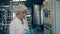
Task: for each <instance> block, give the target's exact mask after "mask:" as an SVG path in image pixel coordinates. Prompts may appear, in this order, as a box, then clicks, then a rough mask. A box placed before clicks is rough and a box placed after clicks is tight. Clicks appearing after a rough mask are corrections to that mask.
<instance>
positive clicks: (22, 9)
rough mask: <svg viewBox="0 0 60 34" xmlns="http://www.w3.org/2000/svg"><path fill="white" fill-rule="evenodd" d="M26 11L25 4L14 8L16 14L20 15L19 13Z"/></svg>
mask: <svg viewBox="0 0 60 34" xmlns="http://www.w3.org/2000/svg"><path fill="white" fill-rule="evenodd" d="M24 10H25V11H27V7H26V6H25V5H23V4H20V5H17V6H15V7H13V12H14V13H15V14H18V13H19V12H22V11H24Z"/></svg>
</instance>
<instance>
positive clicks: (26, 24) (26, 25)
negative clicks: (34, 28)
mask: <svg viewBox="0 0 60 34" xmlns="http://www.w3.org/2000/svg"><path fill="white" fill-rule="evenodd" d="M25 27H26V29H27V30H28V29H29V27H28V21H27V20H26V23H25Z"/></svg>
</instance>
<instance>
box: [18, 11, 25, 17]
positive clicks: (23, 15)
mask: <svg viewBox="0 0 60 34" xmlns="http://www.w3.org/2000/svg"><path fill="white" fill-rule="evenodd" d="M25 15H26V11H21V12H20V13H19V14H18V16H19V17H20V18H23V17H25Z"/></svg>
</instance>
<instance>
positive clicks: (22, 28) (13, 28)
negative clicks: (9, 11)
mask: <svg viewBox="0 0 60 34" xmlns="http://www.w3.org/2000/svg"><path fill="white" fill-rule="evenodd" d="M23 22H24V24H22V21H21V20H19V19H18V18H17V17H15V19H14V20H13V21H12V22H11V24H10V27H9V28H10V34H24V33H25V32H26V30H28V23H27V20H25V19H23Z"/></svg>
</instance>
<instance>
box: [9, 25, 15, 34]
mask: <svg viewBox="0 0 60 34" xmlns="http://www.w3.org/2000/svg"><path fill="white" fill-rule="evenodd" d="M9 29H10V30H9V32H10V34H16V29H15V25H14V24H10V27H9Z"/></svg>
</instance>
